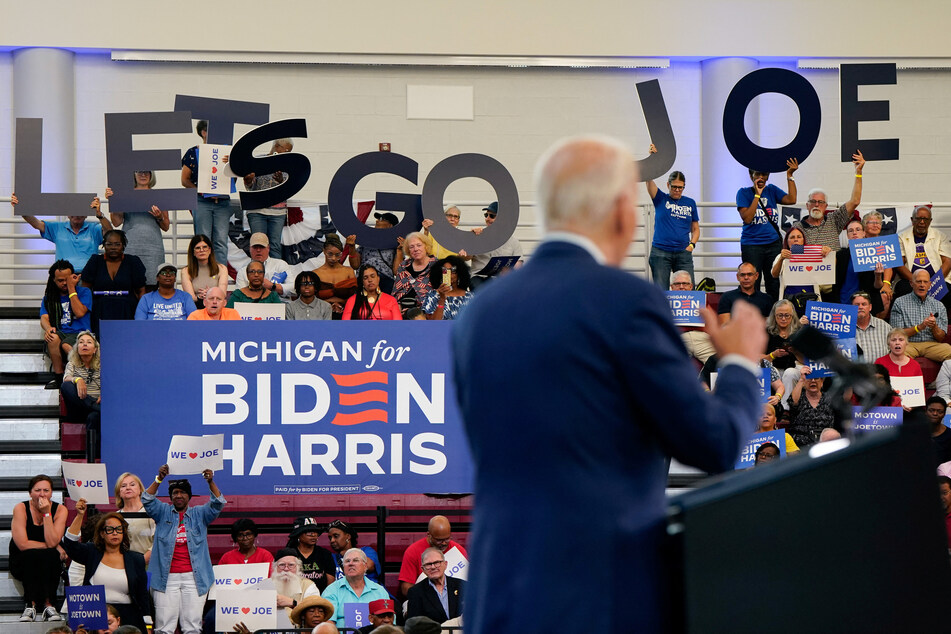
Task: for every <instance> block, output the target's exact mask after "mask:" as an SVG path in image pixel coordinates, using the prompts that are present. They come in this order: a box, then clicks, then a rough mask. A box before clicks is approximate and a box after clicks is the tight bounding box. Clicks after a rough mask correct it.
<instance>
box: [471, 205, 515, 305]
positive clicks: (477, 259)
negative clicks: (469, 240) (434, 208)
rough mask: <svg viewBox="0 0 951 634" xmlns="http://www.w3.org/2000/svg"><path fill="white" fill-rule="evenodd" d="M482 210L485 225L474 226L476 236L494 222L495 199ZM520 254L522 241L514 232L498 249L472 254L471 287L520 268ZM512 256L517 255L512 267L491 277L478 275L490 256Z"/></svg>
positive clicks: (497, 211)
mask: <svg viewBox="0 0 951 634" xmlns="http://www.w3.org/2000/svg"><path fill="white" fill-rule="evenodd" d="M482 212H483V213H482V215H483V216H485V227H476V228H475V229H473V230H472V233H474V234H476V235H477V236H478V235H481V234H482V232H483V231H485V229H486V228H487V227H489V226H491V225H492V224H494V223H495V218H496V216H498V215H499V202H498V201H497V200H496V201H493V202H491V203H489V205H488V206H487V207H483V208H482ZM522 254H523V253H522V243H521V242H519V241H518V238H516V237H515V234H514V233H513V234H512V236H511V237H510V238H509V239H508V240H506V241H505V243H504V244H503V245H502V246H500V247H499V248H498V249H493V250H491V251H489V252H488V253H476V254H474V255H473V256H472V266H471V267H470V270H471V271H472V289H473V290H475V289H477V288H479V286H480V285H482V284H484V283H486V282H488V281H489V280H492V279H495V278H496V277H500V276H503V275H507V274H508V273H510V272H511V271H513V270H515V269H519V268H522V265H523V264H525V260H523V259H522ZM513 256H518V257H519V259H518V261H517V262H515V266H514V267H513V268H511V269H502V270H501V271H499V273H498V275H494V276H492V277H486V276H485V275H479V273H481V272H482V270H483V269H485V267H487V266H488V265H489V262H491V261H492V258H506V257H507V258H510V257H513Z"/></svg>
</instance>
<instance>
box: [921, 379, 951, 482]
mask: <svg viewBox="0 0 951 634" xmlns="http://www.w3.org/2000/svg"><path fill="white" fill-rule="evenodd" d="M947 413H948V404H947V402H945V400H944V399H943V398H941V397H940V396H932V397H931V398H929V399H928V402H927V403H925V415H926V416H927V417H928V422H929V423H931V440H932V441H933V442H934V453H935V467H937V466H938V465H941V464H944V463H945V462H948V461H949V460H951V429H948V428H947V427H945V425H944V415H945V414H947Z"/></svg>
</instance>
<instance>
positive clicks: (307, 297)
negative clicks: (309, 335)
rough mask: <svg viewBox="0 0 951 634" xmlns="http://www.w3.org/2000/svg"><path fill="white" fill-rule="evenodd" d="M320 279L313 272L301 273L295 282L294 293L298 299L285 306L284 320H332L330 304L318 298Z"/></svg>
mask: <svg viewBox="0 0 951 634" xmlns="http://www.w3.org/2000/svg"><path fill="white" fill-rule="evenodd" d="M318 284H320V278H319V277H317V274H316V273H314V272H313V271H301V272H300V273H299V274H298V275H297V279H296V280H294V292H295V293H296V294H297V299H295V300H294V301H292V302H290V303H288V304H286V305H285V307H284V308H285V311H284V319H287V320H307V319H330V318H331V317H332V315H333V309H332V308H331V306H330V304H328V303H327V302H325V301H324V300H322V299H319V298H318V297H317V285H318Z"/></svg>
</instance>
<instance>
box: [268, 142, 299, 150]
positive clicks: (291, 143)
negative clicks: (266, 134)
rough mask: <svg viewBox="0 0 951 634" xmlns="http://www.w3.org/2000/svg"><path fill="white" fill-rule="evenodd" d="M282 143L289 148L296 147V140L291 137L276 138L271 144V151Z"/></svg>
mask: <svg viewBox="0 0 951 634" xmlns="http://www.w3.org/2000/svg"><path fill="white" fill-rule="evenodd" d="M281 145H286V146H287V149H288V150H293V149H294V141H292V140H291V139H275V141H274V143H272V144H271V151H272V152H273V151H274V150H276V149H277V148H278V146H281Z"/></svg>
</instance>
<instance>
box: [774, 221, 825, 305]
mask: <svg viewBox="0 0 951 634" xmlns="http://www.w3.org/2000/svg"><path fill="white" fill-rule="evenodd" d="M794 246H806V234H804V233H803V232H802V229H800V228H799V227H790V229H789V231H787V232H786V237H785V238H783V248H782V250H781V251H780V252H779V255H777V256H776V259H775V260H773V268H772V270H771V271H770V273H771V274H772V276H773V277H774V278H777V279H779V295H780V297H792V296H793V295H796V294H798V293H816V294H818V293H819V288H818V286H816V285H815V284H810V285H808V286H786V280H785V279H783V272H784V271H785V267H784V266H783V262H785V261H786V260H789V259H790V258H791V257H792V255H793V253H792V247H794ZM831 251H832V249H830V248H829V247H827V246H823V247H822V257H825V256H827V255H829V253H830V252H831Z"/></svg>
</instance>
